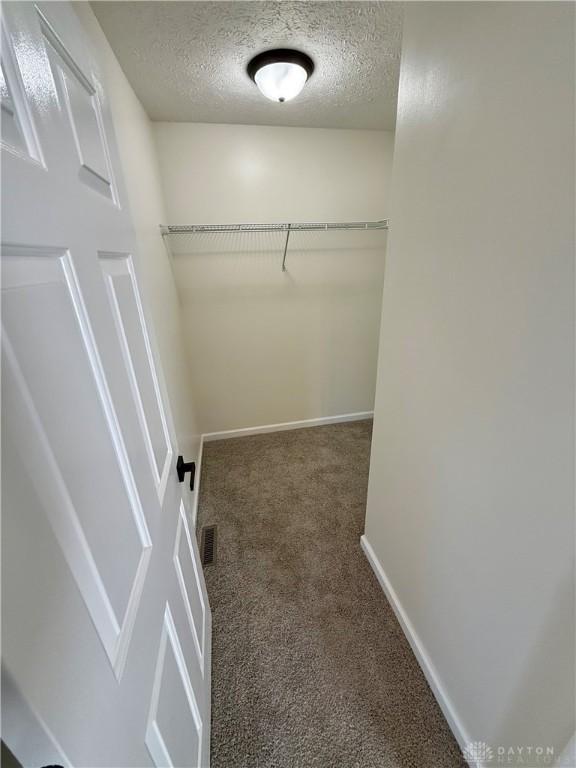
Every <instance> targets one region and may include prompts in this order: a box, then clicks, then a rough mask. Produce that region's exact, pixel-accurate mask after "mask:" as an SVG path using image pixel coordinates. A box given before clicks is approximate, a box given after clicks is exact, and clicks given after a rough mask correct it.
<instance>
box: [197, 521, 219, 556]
mask: <svg viewBox="0 0 576 768" xmlns="http://www.w3.org/2000/svg"><path fill="white" fill-rule="evenodd" d="M200 558H201V559H202V565H203V566H207V565H211V564H212V563H214V562H215V561H216V526H215V525H205V526H204V527H203V528H202V538H201V539H200Z"/></svg>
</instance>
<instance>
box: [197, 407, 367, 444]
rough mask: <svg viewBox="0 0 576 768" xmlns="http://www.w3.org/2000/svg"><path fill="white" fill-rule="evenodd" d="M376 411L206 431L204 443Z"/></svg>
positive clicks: (358, 417) (357, 418)
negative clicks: (220, 430)
mask: <svg viewBox="0 0 576 768" xmlns="http://www.w3.org/2000/svg"><path fill="white" fill-rule="evenodd" d="M373 416H374V411H363V412H361V413H344V414H342V415H341V416H323V417H322V418H319V419H304V420H303V421H287V422H284V423H283V424H264V425H262V426H261V427H244V428H243V429H227V430H224V431H222V432H205V433H204V434H203V435H202V440H203V442H204V443H209V442H211V441H212V440H228V439H229V438H231V437H247V436H248V435H263V434H265V433H267V432H283V431H285V430H287V429H303V428H305V427H321V426H323V425H325V424H340V423H342V422H345V421H362V420H363V419H371V418H372V417H373Z"/></svg>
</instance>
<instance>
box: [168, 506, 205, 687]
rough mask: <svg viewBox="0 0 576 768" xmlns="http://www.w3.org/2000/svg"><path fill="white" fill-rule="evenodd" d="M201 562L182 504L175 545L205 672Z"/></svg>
mask: <svg viewBox="0 0 576 768" xmlns="http://www.w3.org/2000/svg"><path fill="white" fill-rule="evenodd" d="M199 562H200V555H199V553H198V548H197V546H196V541H195V540H194V539H193V537H192V536H191V534H190V529H189V527H188V520H187V518H186V511H185V509H184V505H183V504H182V503H181V504H180V516H179V519H178V526H177V529H176V544H175V546H174V567H175V569H176V577H177V580H178V586H179V587H180V593H181V596H182V601H183V603H184V607H185V611H186V618H187V621H188V629H189V631H190V634H191V636H192V639H193V642H194V650H195V652H196V656H197V659H198V665H199V667H200V671H201V673H202V675H204V666H205V661H204V657H205V653H204V649H205V644H206V605H205V602H204V596H203V593H202V586H201V581H200V580H201V578H202V576H201V573H200V572H199Z"/></svg>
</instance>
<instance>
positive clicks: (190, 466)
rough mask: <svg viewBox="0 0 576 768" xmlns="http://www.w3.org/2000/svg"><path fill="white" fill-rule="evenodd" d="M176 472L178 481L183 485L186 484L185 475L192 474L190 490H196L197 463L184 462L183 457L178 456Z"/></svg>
mask: <svg viewBox="0 0 576 768" xmlns="http://www.w3.org/2000/svg"><path fill="white" fill-rule="evenodd" d="M176 472H177V473H178V480H179V481H180V482H181V483H183V482H184V475H185V474H186V472H190V490H191V491H193V490H194V476H195V475H196V462H195V461H184V459H183V458H182V456H178V461H177V462H176Z"/></svg>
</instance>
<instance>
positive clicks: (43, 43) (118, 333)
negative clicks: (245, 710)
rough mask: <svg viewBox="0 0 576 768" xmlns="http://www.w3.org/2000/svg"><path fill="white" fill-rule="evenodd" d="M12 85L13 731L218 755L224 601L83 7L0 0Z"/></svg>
mask: <svg viewBox="0 0 576 768" xmlns="http://www.w3.org/2000/svg"><path fill="white" fill-rule="evenodd" d="M0 93H1V98H2V203H3V205H2V355H3V357H2V417H3V418H2V449H3V450H2V459H3V461H2V470H3V472H2V474H3V477H2V496H3V498H2V513H3V514H2V608H3V622H2V653H3V658H2V675H3V701H2V710H3V712H2V717H3V730H2V738H3V740H4V741H5V742H6V744H7V746H8V747H9V749H10V750H11V751H12V752H13V754H14V755H15V757H16V758H17V759H18V760H19V761H20V762H21V763H22V764H23V765H26V766H28V765H46V764H50V763H59V764H62V765H71V766H72V765H73V766H78V767H79V766H115V767H117V766H147V765H158V766H160V765H162V766H171V765H173V766H200V765H203V766H205V765H208V763H209V731H210V631H211V629H210V628H211V619H210V608H209V605H208V600H207V596H206V589H205V585H204V579H203V574H202V569H201V567H200V563H199V555H198V550H197V547H196V541H195V538H194V535H193V532H192V531H190V530H189V526H188V521H187V516H186V510H185V508H184V505H183V502H182V490H183V486H182V485H180V484H179V483H178V478H177V475H176V458H177V453H178V451H177V446H176V442H175V436H174V432H173V426H172V420H171V416H170V414H169V412H168V403H167V401H166V398H165V397H164V390H163V385H162V383H161V382H162V377H161V372H160V371H159V368H158V359H157V358H156V357H155V355H154V353H153V344H152V342H151V338H150V334H149V330H148V329H147V325H146V319H145V318H146V309H145V307H143V303H142V295H141V293H140V291H139V289H138V264H137V254H136V253H135V250H134V241H133V233H132V227H131V223H130V219H129V215H128V213H127V210H126V207H125V200H124V190H123V186H122V180H121V174H120V166H119V163H118V160H117V151H116V147H115V144H114V137H113V133H112V130H111V123H110V117H109V114H108V111H107V101H106V92H105V84H103V83H102V81H101V80H100V79H99V76H98V72H97V67H96V64H95V61H94V59H93V58H92V56H91V53H90V50H89V45H88V41H87V40H86V38H85V36H84V33H83V30H82V28H81V26H80V24H79V21H78V19H77V17H76V15H75V12H74V10H73V8H72V6H71V5H69V4H67V3H46V4H38V5H35V4H32V3H4V4H3V18H2V68H1V78H0ZM187 482H188V481H187Z"/></svg>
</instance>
